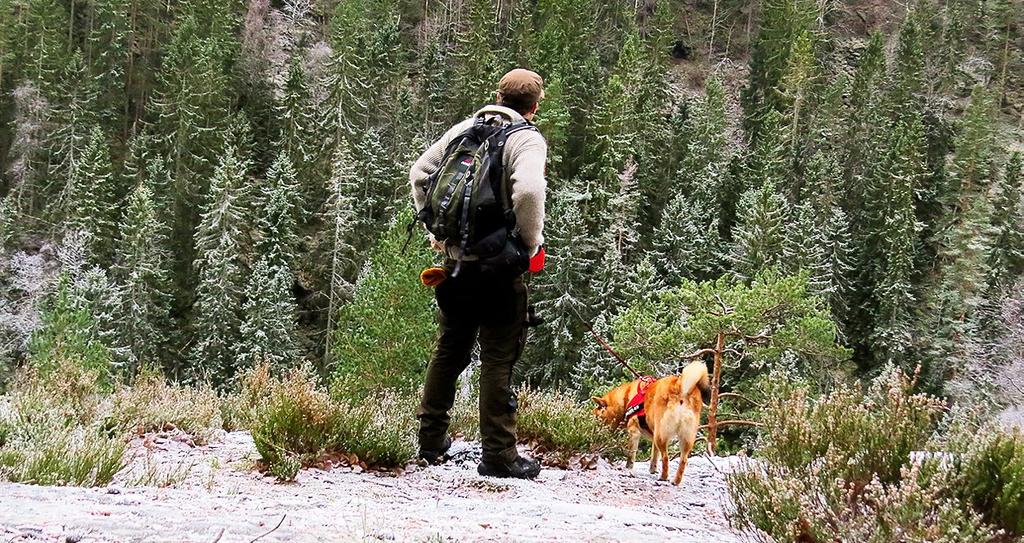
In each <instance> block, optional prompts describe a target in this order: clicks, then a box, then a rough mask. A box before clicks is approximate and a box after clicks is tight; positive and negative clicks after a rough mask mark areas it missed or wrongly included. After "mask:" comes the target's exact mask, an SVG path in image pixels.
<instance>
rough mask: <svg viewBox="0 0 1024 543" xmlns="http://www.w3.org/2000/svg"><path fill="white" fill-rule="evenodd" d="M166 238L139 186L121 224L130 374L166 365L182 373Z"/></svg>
mask: <svg viewBox="0 0 1024 543" xmlns="http://www.w3.org/2000/svg"><path fill="white" fill-rule="evenodd" d="M167 234H168V229H167V227H166V225H165V224H164V223H162V222H161V220H160V217H159V215H158V212H157V209H156V205H155V202H154V200H153V194H152V191H151V190H150V189H149V187H148V186H146V185H143V184H140V185H138V186H137V187H136V188H135V190H134V191H133V192H132V193H131V195H130V196H129V199H128V208H127V209H126V210H125V215H124V218H123V220H122V222H121V228H120V239H119V240H118V244H117V252H118V256H117V259H116V265H115V273H116V275H117V277H118V278H119V280H120V281H121V283H122V284H123V285H124V290H123V299H122V302H123V309H122V313H123V315H124V324H123V326H122V327H121V330H120V334H121V336H122V338H123V341H124V343H125V344H126V345H127V347H128V350H129V353H130V356H129V361H130V362H129V368H128V370H129V372H134V371H135V370H137V369H138V368H139V367H140V366H141V365H144V364H162V365H163V366H164V367H165V368H167V369H168V370H169V371H171V372H172V373H174V374H175V375H179V374H178V371H179V370H180V368H178V367H176V366H175V364H174V359H173V358H172V357H171V356H170V353H172V352H174V349H173V345H172V343H171V340H172V337H171V328H172V322H171V316H170V308H171V297H170V277H169V275H168V271H169V268H168V266H169V264H170V262H169V257H168V256H169V255H168V254H167V249H168V242H169V239H168V235H167Z"/></svg>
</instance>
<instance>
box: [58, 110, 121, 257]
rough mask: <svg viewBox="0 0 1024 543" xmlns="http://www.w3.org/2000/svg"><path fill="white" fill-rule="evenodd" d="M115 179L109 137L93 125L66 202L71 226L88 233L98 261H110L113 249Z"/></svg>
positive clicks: (91, 247) (89, 250)
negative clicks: (108, 144)
mask: <svg viewBox="0 0 1024 543" xmlns="http://www.w3.org/2000/svg"><path fill="white" fill-rule="evenodd" d="M114 183H115V178H114V172H113V167H112V165H111V163H110V150H109V148H108V147H107V139H106V137H105V136H104V135H103V132H102V130H100V128H99V127H98V126H94V127H93V128H92V131H91V132H90V135H89V142H88V144H87V145H86V147H85V150H84V151H83V152H82V156H81V159H80V161H79V162H78V164H77V166H76V168H75V170H74V171H73V172H72V175H71V178H70V180H69V183H68V188H67V191H66V202H64V206H65V209H66V214H67V215H66V217H67V224H68V227H69V228H71V229H73V230H79V231H82V232H85V233H86V234H87V235H88V237H89V242H88V252H89V254H90V256H91V258H92V259H93V262H96V263H101V262H107V261H109V260H110V256H111V251H112V250H113V238H114V223H115V218H114V215H115V203H114V199H115V187H114Z"/></svg>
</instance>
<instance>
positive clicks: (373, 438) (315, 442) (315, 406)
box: [251, 370, 416, 480]
mask: <svg viewBox="0 0 1024 543" xmlns="http://www.w3.org/2000/svg"><path fill="white" fill-rule="evenodd" d="M255 411H256V413H255V416H254V418H253V422H252V426H251V429H252V435H253V440H254V441H255V442H256V449H257V450H258V451H259V453H260V455H261V456H262V458H263V462H264V463H265V464H266V466H267V469H268V471H270V472H271V473H273V474H275V475H277V476H278V477H280V478H282V479H285V480H288V479H292V478H294V477H295V475H296V474H297V473H298V467H299V466H303V465H309V464H311V463H313V462H315V461H316V460H317V459H319V458H320V457H322V456H323V455H325V454H327V453H345V454H347V455H349V457H350V458H351V457H352V456H354V457H355V458H354V460H356V461H358V462H361V463H363V464H366V465H372V466H378V467H394V466H402V465H404V464H405V462H406V461H408V460H410V459H411V458H412V457H413V456H414V455H415V453H416V441H415V432H414V429H413V425H412V421H413V420H414V419H413V417H412V413H413V410H412V402H411V400H410V399H409V397H408V396H405V395H403V394H401V393H400V392H398V391H394V390H387V389H383V390H380V391H377V392H376V393H375V394H374V395H373V397H372V398H366V397H363V396H362V395H359V394H353V393H351V391H345V390H340V389H335V390H334V391H333V394H329V393H328V392H327V391H326V390H324V389H322V388H321V387H319V386H318V385H317V383H316V381H315V380H314V379H313V378H312V377H310V376H309V372H308V371H305V370H295V371H293V372H291V373H290V374H289V375H288V376H287V377H285V378H284V379H283V380H281V381H277V380H274V379H271V380H270V381H269V383H268V385H267V392H266V394H265V399H264V403H263V404H262V405H259V406H258V407H257V408H256V410H255Z"/></svg>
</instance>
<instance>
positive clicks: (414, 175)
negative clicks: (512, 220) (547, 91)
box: [409, 105, 547, 258]
mask: <svg viewBox="0 0 1024 543" xmlns="http://www.w3.org/2000/svg"><path fill="white" fill-rule="evenodd" d="M481 116H482V117H484V119H485V122H500V123H509V124H510V123H516V122H523V121H524V120H525V119H524V118H523V116H522V115H520V114H519V113H518V112H516V111H515V110H513V109H510V108H507V107H503V106H500V105H489V106H486V107H483V108H481V109H480V110H479V111H477V112H476V114H474V115H473V116H472V117H470V118H468V119H466V120H464V121H462V122H461V123H458V124H456V125H455V126H453V127H451V128H450V129H448V131H447V132H445V133H444V135H443V136H441V138H440V139H439V140H437V141H436V142H434V144H433V145H431V146H430V147H429V148H428V149H427V150H426V151H425V152H424V153H423V155H421V156H420V158H419V159H418V160H417V161H416V163H415V164H414V165H413V167H412V170H411V171H410V173H409V181H410V183H411V184H412V196H413V202H414V204H415V206H416V210H417V211H419V210H420V209H422V208H423V206H424V205H425V204H426V198H427V183H428V180H429V178H430V176H431V174H433V173H434V172H435V171H437V169H438V168H439V167H441V161H442V160H443V159H444V152H445V149H447V148H448V146H449V144H450V143H451V142H452V141H453V140H454V139H455V138H457V137H458V136H459V135H460V134H462V133H463V132H465V131H466V130H467V129H469V128H470V127H472V126H473V123H474V122H475V121H476V119H477V118H478V117H481ZM546 161H547V142H545V141H544V137H543V136H541V135H540V133H539V132H537V131H536V130H522V131H517V132H515V133H513V134H510V135H509V137H508V140H507V141H506V144H505V149H504V151H503V153H502V164H503V170H504V175H505V178H506V180H507V186H509V187H510V188H511V192H512V209H513V212H514V213H515V216H516V225H517V227H518V229H519V237H520V239H521V240H522V242H523V245H525V246H526V248H527V250H528V251H529V254H530V255H533V254H534V253H536V252H537V249H538V248H539V247H540V246H541V245H542V244H543V243H544V235H543V230H544V193H545V190H546V188H547V183H546V181H545V179H544V165H545V162H546ZM446 249H447V254H448V256H450V257H452V258H457V251H458V248H457V247H454V246H452V245H449V246H448V247H447V248H446Z"/></svg>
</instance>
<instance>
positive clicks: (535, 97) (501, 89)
mask: <svg viewBox="0 0 1024 543" xmlns="http://www.w3.org/2000/svg"><path fill="white" fill-rule="evenodd" d="M498 94H500V95H501V99H502V100H503V101H505V102H508V103H510V104H517V105H518V104H522V105H524V106H528V105H532V104H533V103H535V102H540V101H541V99H543V98H544V79H543V78H542V77H541V76H540V74H538V73H537V72H532V71H530V70H527V69H524V68H516V69H514V70H512V71H510V72H509V73H507V74H505V75H503V76H501V81H499V82H498Z"/></svg>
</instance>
